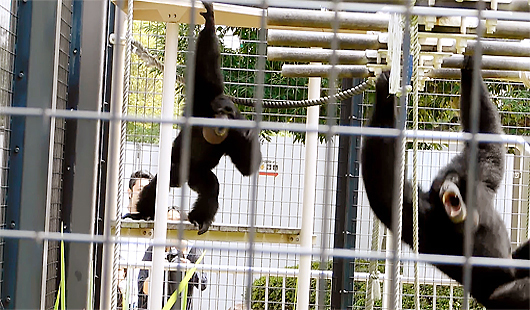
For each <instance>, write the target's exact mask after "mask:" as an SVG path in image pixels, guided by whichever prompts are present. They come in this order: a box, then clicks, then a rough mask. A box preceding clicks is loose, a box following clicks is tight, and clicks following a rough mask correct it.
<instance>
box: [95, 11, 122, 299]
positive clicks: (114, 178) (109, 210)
mask: <svg viewBox="0 0 530 310" xmlns="http://www.w3.org/2000/svg"><path fill="white" fill-rule="evenodd" d="M118 3H119V4H118V7H117V8H116V10H115V26H114V29H115V32H114V40H115V42H114V54H113V59H112V90H111V91H112V95H111V96H112V97H111V100H112V101H111V102H112V103H111V108H110V109H111V110H110V114H111V119H110V121H109V157H108V166H107V169H108V170H107V189H106V196H105V221H104V226H103V236H104V238H105V242H104V244H103V256H102V268H101V279H102V280H101V283H102V285H101V292H102V293H101V300H100V308H101V309H112V308H113V307H115V305H112V300H111V291H112V278H113V276H112V274H113V271H112V266H113V262H112V260H113V257H114V245H113V240H112V235H111V222H112V221H114V220H115V219H116V208H117V201H118V178H119V165H120V140H121V138H120V135H121V120H120V118H121V113H122V105H123V73H124V69H125V68H124V62H123V60H124V58H125V57H124V53H125V48H124V45H123V44H122V41H121V39H122V38H123V35H124V32H125V27H124V26H125V25H124V22H125V13H124V12H123V11H122V10H121V9H120V8H119V6H122V5H123V1H119V2H118Z"/></svg>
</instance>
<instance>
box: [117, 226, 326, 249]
mask: <svg viewBox="0 0 530 310" xmlns="http://www.w3.org/2000/svg"><path fill="white" fill-rule="evenodd" d="M180 225H181V224H179V223H175V222H168V225H167V237H168V238H171V239H178V238H183V239H186V240H208V241H231V242H248V241H249V237H250V234H251V228H250V227H249V226H237V225H225V224H223V225H216V224H215V223H214V224H212V225H211V226H210V229H208V231H207V232H206V233H204V234H202V235H198V234H197V227H195V226H194V225H193V224H191V223H188V222H186V223H182V225H183V233H184V234H183V236H182V237H180V236H179V227H180ZM114 226H115V223H113V229H114ZM153 227H154V222H153V221H123V222H122V223H121V237H135V238H151V237H152V236H153ZM254 229H255V235H254V237H253V240H254V242H264V243H288V244H298V243H300V238H299V235H300V229H298V228H294V229H293V228H283V227H255V228H254ZM315 242H316V237H315V236H313V244H314V243H315Z"/></svg>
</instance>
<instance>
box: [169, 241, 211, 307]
mask: <svg viewBox="0 0 530 310" xmlns="http://www.w3.org/2000/svg"><path fill="white" fill-rule="evenodd" d="M204 254H206V251H204V252H202V255H201V256H200V257H199V259H198V260H197V261H196V262H195V265H197V264H200V263H201V261H202V258H203V257H204ZM195 270H197V267H193V268H191V269H190V270H188V271H187V272H186V275H185V276H184V278H183V279H182V281H180V283H179V287H178V289H177V290H176V291H174V292H173V294H171V297H169V299H168V301H167V303H166V305H165V306H164V307H163V308H162V310H169V309H171V307H173V305H174V304H175V302H176V301H177V294H180V293H181V292H182V291H184V289H185V288H188V282H189V281H190V279H191V277H193V274H194V273H195ZM186 297H187V296H186ZM186 297H184V298H186Z"/></svg>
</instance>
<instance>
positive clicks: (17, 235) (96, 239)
mask: <svg viewBox="0 0 530 310" xmlns="http://www.w3.org/2000/svg"><path fill="white" fill-rule="evenodd" d="M0 237H2V238H14V239H26V240H35V241H36V242H42V241H43V240H53V241H61V240H64V241H66V242H84V243H87V242H88V243H119V244H136V242H131V240H130V239H127V238H119V237H118V238H117V237H112V238H109V239H108V240H106V239H105V238H104V237H103V236H101V235H88V234H76V233H69V234H61V233H60V232H42V231H41V232H38V231H31V230H7V229H2V230H0ZM144 240H145V239H144ZM151 240H152V239H151ZM137 244H144V245H145V244H146V243H145V242H143V241H142V242H137ZM149 244H151V245H153V246H171V245H175V239H166V240H164V241H163V242H157V241H155V240H153V242H150V243H149ZM201 248H202V249H212V250H227V251H245V250H248V245H246V244H241V245H235V244H230V245H227V246H219V245H213V244H211V243H210V244H201ZM254 251H255V252H258V253H278V254H298V255H316V256H319V255H322V254H324V255H326V256H328V257H342V258H363V259H377V260H380V259H386V253H384V252H373V251H359V250H350V249H325V250H321V249H318V248H314V249H313V250H311V251H308V250H305V249H302V248H278V247H277V246H268V245H262V246H257V245H256V246H255V247H254ZM466 259H467V258H466V257H463V256H453V255H434V254H419V255H416V254H412V253H411V254H401V255H400V261H406V262H414V261H418V262H424V263H438V264H452V265H462V264H464V263H465V262H466ZM469 263H470V264H471V265H473V266H511V267H517V268H526V269H528V268H530V265H529V264H528V261H527V260H515V259H513V260H512V259H505V258H491V257H470V258H469Z"/></svg>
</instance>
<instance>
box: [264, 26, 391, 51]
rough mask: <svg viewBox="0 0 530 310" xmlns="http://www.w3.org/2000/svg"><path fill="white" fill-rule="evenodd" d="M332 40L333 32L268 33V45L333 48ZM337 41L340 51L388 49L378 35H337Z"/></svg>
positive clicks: (276, 30)
mask: <svg viewBox="0 0 530 310" xmlns="http://www.w3.org/2000/svg"><path fill="white" fill-rule="evenodd" d="M332 40H333V33H332V32H313V31H293V30H278V29H269V31H268V32H267V44H268V45H284V46H285V45H287V46H296V47H323V48H331V41H332ZM337 40H338V44H339V47H340V49H357V50H367V49H371V50H377V49H380V48H386V44H382V43H379V36H378V35H376V34H360V33H337Z"/></svg>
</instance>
